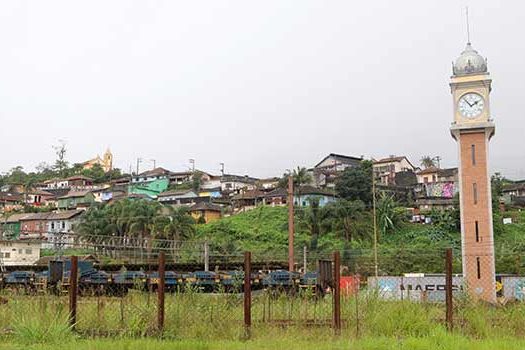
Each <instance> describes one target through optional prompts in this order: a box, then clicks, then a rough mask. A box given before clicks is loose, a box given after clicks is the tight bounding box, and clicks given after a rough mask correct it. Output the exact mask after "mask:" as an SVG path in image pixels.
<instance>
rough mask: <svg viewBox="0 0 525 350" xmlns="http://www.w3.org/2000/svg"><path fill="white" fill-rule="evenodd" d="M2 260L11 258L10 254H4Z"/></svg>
mask: <svg viewBox="0 0 525 350" xmlns="http://www.w3.org/2000/svg"><path fill="white" fill-rule="evenodd" d="M3 255H4V258H6V259H9V258H10V257H11V253H4V254H3Z"/></svg>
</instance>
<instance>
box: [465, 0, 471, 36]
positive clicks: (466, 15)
mask: <svg viewBox="0 0 525 350" xmlns="http://www.w3.org/2000/svg"><path fill="white" fill-rule="evenodd" d="M465 17H466V19H467V44H470V25H469V23H468V6H466V7H465Z"/></svg>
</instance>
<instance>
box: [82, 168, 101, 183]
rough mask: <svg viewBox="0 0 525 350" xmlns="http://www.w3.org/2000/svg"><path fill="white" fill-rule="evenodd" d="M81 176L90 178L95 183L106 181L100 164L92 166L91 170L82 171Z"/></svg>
mask: <svg viewBox="0 0 525 350" xmlns="http://www.w3.org/2000/svg"><path fill="white" fill-rule="evenodd" d="M82 175H84V176H87V177H89V178H92V179H93V182H95V183H102V182H104V181H106V173H105V172H104V169H102V166H101V165H100V164H94V165H93V166H92V167H91V169H84V170H82Z"/></svg>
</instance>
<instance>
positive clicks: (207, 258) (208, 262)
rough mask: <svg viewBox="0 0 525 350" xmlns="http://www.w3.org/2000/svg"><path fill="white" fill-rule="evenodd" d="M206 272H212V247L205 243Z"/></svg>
mask: <svg viewBox="0 0 525 350" xmlns="http://www.w3.org/2000/svg"><path fill="white" fill-rule="evenodd" d="M204 271H210V246H209V245H208V241H206V242H204Z"/></svg>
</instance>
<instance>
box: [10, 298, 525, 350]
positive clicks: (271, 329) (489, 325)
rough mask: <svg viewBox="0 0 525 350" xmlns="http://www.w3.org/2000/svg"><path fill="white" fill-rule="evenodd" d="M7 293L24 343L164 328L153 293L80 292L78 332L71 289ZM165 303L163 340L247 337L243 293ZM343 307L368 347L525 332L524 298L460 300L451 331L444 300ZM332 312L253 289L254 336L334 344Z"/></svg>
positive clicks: (348, 328) (351, 328)
mask: <svg viewBox="0 0 525 350" xmlns="http://www.w3.org/2000/svg"><path fill="white" fill-rule="evenodd" d="M4 297H5V298H6V299H7V300H8V303H7V304H3V305H0V316H1V317H0V333H2V334H4V337H5V338H6V339H7V340H10V341H14V342H16V343H20V344H37V343H41V344H44V343H52V344H58V343H61V342H64V341H66V342H67V341H69V340H73V339H77V338H91V337H104V338H105V337H111V338H116V339H128V338H137V337H139V338H141V337H158V336H159V335H160V334H159V332H158V330H157V328H156V313H157V307H156V305H157V298H156V295H155V294H152V293H144V292H138V291H131V292H130V293H129V294H128V295H127V296H125V297H123V298H118V297H102V296H101V297H80V298H79V306H78V316H77V325H76V330H75V331H72V330H71V329H70V327H69V325H68V309H67V308H68V298H67V297H66V296H53V295H35V296H28V295H25V296H21V295H5V296H4ZM165 304H166V310H165V317H166V319H165V329H164V332H163V333H162V337H163V338H164V339H169V340H178V341H182V340H184V341H193V340H199V341H201V342H202V341H204V342H208V343H205V344H209V342H215V341H224V342H234V343H235V342H237V341H240V340H242V339H244V328H243V298H242V294H233V293H232V294H227V293H220V294H219V293H216V294H203V293H198V292H197V291H196V290H193V289H191V288H189V289H186V290H185V291H184V292H182V293H174V294H167V295H166V302H165ZM341 306H342V310H341V313H342V319H343V324H342V327H343V329H342V335H341V338H340V339H346V340H350V341H354V342H359V344H360V346H366V341H367V339H385V342H386V343H388V344H389V345H391V343H392V341H396V342H397V341H400V340H403V341H404V340H405V339H428V338H436V337H437V338H439V337H442V336H446V337H447V339H449V340H450V342H451V343H453V341H454V339H456V338H457V339H464V338H468V339H482V340H490V339H502V338H505V339H511V338H522V337H524V336H525V326H524V325H525V304H521V303H516V304H510V305H506V306H504V307H503V306H502V307H494V306H488V305H484V304H479V303H476V302H473V301H471V300H467V299H458V300H456V309H455V329H454V332H453V333H452V334H450V333H447V332H446V330H445V327H444V319H445V306H444V304H439V303H416V302H411V301H407V300H405V301H386V300H382V299H381V298H380V297H378V296H377V295H376V294H373V293H366V292H361V293H360V294H359V296H358V298H356V297H355V296H350V297H344V298H343V300H342V303H341ZM331 318H332V300H331V296H326V297H324V298H316V297H315V296H313V295H311V293H299V294H297V295H294V296H290V295H285V294H281V295H275V294H270V293H265V292H254V293H253V304H252V332H251V335H252V337H251V339H252V340H253V341H255V342H260V343H261V344H263V343H264V342H268V343H271V342H273V341H276V340H278V341H284V342H291V343H295V342H304V341H310V342H314V343H316V342H317V343H319V342H321V343H322V342H326V343H330V344H331V343H332V342H333V340H334V332H333V330H332V328H331ZM6 334H7V335H6ZM454 337H456V338H454ZM388 339H389V340H388ZM413 341H414V342H415V343H417V341H416V340H413ZM374 344H375V345H377V346H380V344H379V343H377V342H376V343H374ZM378 344H379V345H378ZM206 346H208V345H206ZM447 346H448V345H447ZM364 348H366V347H364ZM378 348H381V347H378Z"/></svg>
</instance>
